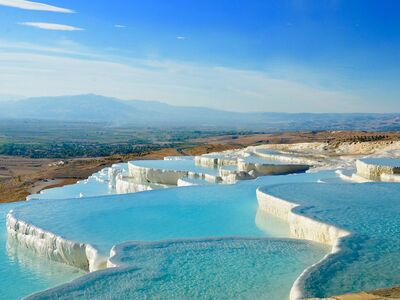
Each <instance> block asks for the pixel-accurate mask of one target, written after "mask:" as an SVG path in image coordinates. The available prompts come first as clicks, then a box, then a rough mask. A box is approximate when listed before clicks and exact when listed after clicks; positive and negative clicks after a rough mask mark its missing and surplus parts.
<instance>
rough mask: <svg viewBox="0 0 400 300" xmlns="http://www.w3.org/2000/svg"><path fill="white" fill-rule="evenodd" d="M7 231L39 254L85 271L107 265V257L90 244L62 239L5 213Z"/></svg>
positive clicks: (10, 236)
mask: <svg viewBox="0 0 400 300" xmlns="http://www.w3.org/2000/svg"><path fill="white" fill-rule="evenodd" d="M7 233H8V236H9V238H13V239H15V240H16V241H17V242H18V243H20V244H21V245H24V246H25V247H26V248H29V249H31V250H33V251H34V252H36V253H38V254H39V255H40V256H44V257H46V258H49V259H51V260H54V261H58V262H62V263H66V264H68V265H71V266H74V267H77V268H80V269H82V270H85V271H90V272H92V271H96V270H99V269H103V268H105V267H106V265H107V258H106V257H103V256H101V255H100V254H99V253H98V251H97V250H96V249H95V248H94V247H93V246H91V245H89V244H85V243H78V242H74V241H70V240H66V239H63V238H62V237H60V236H57V235H55V234H53V233H51V232H49V231H46V230H43V229H41V228H39V227H36V226H34V225H31V224H28V223H26V222H24V221H21V220H18V219H17V218H15V217H14V215H13V211H10V212H9V213H8V214H7Z"/></svg>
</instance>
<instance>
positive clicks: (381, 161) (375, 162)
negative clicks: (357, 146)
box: [356, 157, 400, 181]
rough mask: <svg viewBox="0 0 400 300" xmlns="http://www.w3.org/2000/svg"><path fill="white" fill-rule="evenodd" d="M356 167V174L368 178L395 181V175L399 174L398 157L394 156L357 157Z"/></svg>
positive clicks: (399, 163) (399, 161)
mask: <svg viewBox="0 0 400 300" xmlns="http://www.w3.org/2000/svg"><path fill="white" fill-rule="evenodd" d="M356 167H357V175H359V176H361V177H364V178H366V179H369V180H381V181H385V179H387V180H388V181H396V178H397V176H400V159H396V158H384V157H382V158H379V157H372V158H364V159H358V160H357V161H356ZM382 175H384V176H383V178H382V177H381V176H382ZM385 175H386V176H385ZM392 175H394V177H392ZM393 179H394V180H393Z"/></svg>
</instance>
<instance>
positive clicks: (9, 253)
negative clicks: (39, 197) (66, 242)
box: [0, 202, 85, 300]
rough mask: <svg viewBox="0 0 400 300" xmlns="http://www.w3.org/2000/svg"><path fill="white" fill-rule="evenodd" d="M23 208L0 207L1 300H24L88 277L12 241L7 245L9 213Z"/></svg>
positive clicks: (9, 205)
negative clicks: (60, 285) (32, 295)
mask: <svg viewBox="0 0 400 300" xmlns="http://www.w3.org/2000/svg"><path fill="white" fill-rule="evenodd" d="M21 205H23V203H22V202H21V203H15V204H1V205H0V228H1V229H0V262H1V264H0V278H1V282H0V290H1V293H0V299H7V300H13V299H21V298H22V297H24V296H26V295H29V294H31V293H33V292H37V291H40V290H43V289H47V288H49V287H53V286H56V285H59V284H61V283H64V282H67V281H69V280H72V279H74V278H77V277H79V276H82V275H84V274H85V273H84V272H83V271H81V270H79V269H76V268H73V267H70V266H67V265H65V264H61V263H57V262H53V261H49V260H48V259H45V258H41V257H38V256H37V255H36V254H35V253H33V252H31V251H30V250H27V249H23V248H21V247H18V245H15V244H14V243H12V242H11V241H10V242H9V243H8V242H7V232H6V226H5V217H6V214H7V213H8V211H9V210H10V209H15V208H16V207H19V206H21Z"/></svg>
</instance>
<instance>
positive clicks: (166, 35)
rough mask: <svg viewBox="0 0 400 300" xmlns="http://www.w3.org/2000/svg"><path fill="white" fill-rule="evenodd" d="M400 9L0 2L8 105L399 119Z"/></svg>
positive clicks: (336, 2) (360, 1)
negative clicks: (153, 104)
mask: <svg viewBox="0 0 400 300" xmlns="http://www.w3.org/2000/svg"><path fill="white" fill-rule="evenodd" d="M399 16H400V1H397V0H393V1H390V0H376V1H370V0H352V1H348V0H342V1H341V0H326V1H324V0H313V1H311V0H310V1H306V0H288V1H285V0H279V1H278V0H276V1H274V0H268V1H267V0H197V1H196V0H168V1H165V0H146V1H143V0H141V1H137V0H124V1H123V0H102V1H98V0H96V1H94V0H85V1H82V0H43V2H33V1H26V0H0V99H7V98H10V99H11V98H15V97H17V98H18V97H32V96H53V95H54V96H55V95H75V94H87V93H95V94H101V95H105V96H112V97H117V98H121V99H127V100H128V99H141V100H157V101H161V102H165V103H169V104H173V105H186V106H207V107H212V108H218V109H224V110H230V111H241V112H246V111H274V112H400V99H399V92H400V18H399Z"/></svg>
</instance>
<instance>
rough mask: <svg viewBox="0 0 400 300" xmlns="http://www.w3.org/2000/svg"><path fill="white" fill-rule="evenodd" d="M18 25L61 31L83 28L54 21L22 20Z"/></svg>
mask: <svg viewBox="0 0 400 300" xmlns="http://www.w3.org/2000/svg"><path fill="white" fill-rule="evenodd" d="M0 1H1V0H0ZM19 24H20V25H24V26H30V27H36V28H40V29H46V30H61V31H79V30H83V29H82V28H79V27H75V26H70V25H63V24H55V23H44V22H22V23H19Z"/></svg>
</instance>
